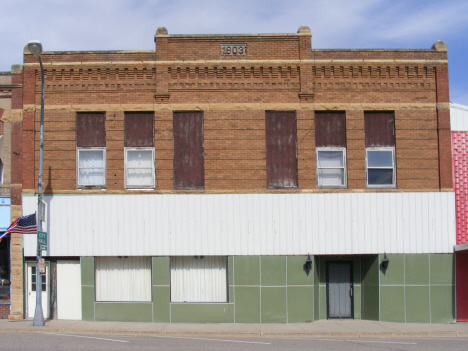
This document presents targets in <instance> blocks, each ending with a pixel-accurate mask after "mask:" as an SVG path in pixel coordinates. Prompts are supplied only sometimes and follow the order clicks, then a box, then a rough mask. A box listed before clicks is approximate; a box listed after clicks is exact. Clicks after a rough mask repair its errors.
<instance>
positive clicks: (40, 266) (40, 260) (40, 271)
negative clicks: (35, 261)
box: [39, 258, 46, 274]
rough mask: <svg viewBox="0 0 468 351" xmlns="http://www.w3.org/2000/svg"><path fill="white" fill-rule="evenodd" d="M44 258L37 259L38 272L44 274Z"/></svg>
mask: <svg viewBox="0 0 468 351" xmlns="http://www.w3.org/2000/svg"><path fill="white" fill-rule="evenodd" d="M45 270H46V268H45V260H44V259H43V258H41V259H39V273H41V274H45Z"/></svg>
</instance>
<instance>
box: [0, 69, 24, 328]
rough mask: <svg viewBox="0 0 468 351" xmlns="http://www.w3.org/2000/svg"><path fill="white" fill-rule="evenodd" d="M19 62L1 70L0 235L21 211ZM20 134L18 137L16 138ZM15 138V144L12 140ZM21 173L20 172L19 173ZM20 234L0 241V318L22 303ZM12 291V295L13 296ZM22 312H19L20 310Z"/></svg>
mask: <svg viewBox="0 0 468 351" xmlns="http://www.w3.org/2000/svg"><path fill="white" fill-rule="evenodd" d="M21 67H22V66H21V65H13V66H12V67H11V71H9V72H0V236H1V234H3V233H4V232H5V231H6V230H7V229H8V227H9V226H10V223H11V222H12V221H13V220H15V219H16V218H18V217H19V216H20V215H21V206H20V204H21V181H22V180H21V176H20V177H18V172H17V171H18V169H20V168H21V164H22V157H21V133H22V132H21V118H22V117H21V116H22V113H21V109H22V95H21V94H22V68H21ZM18 138H19V139H18ZM12 139H15V140H16V144H14V143H12ZM12 170H14V171H13V172H12ZM19 174H21V173H19ZM22 266H23V264H22V240H21V235H17V234H13V235H11V236H10V235H7V236H6V237H4V238H3V239H2V240H1V241H0V318H1V319H6V318H8V316H9V315H11V301H14V303H18V306H19V307H21V310H20V311H19V312H21V311H22V305H23V304H22V303H20V301H19V300H20V299H21V300H22V295H23V294H22V291H23V283H22V281H23V274H22V273H23V271H22ZM12 293H13V296H12ZM21 313H22V312H21Z"/></svg>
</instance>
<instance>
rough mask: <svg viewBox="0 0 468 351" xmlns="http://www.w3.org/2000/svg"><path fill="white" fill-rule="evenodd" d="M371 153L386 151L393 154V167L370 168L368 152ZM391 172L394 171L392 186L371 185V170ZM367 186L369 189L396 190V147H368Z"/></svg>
mask: <svg viewBox="0 0 468 351" xmlns="http://www.w3.org/2000/svg"><path fill="white" fill-rule="evenodd" d="M369 151H385V152H391V153H392V166H391V167H385V166H372V167H370V166H369V164H368V160H369V157H368V152H369ZM373 169H375V170H377V169H383V170H391V171H392V184H369V170H373ZM366 185H367V187H368V188H396V167H395V147H392V146H389V147H368V148H366Z"/></svg>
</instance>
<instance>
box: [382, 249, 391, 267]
mask: <svg viewBox="0 0 468 351" xmlns="http://www.w3.org/2000/svg"><path fill="white" fill-rule="evenodd" d="M388 262H390V260H389V259H388V258H387V253H386V252H384V258H383V259H382V268H385V269H386V268H387V267H388Z"/></svg>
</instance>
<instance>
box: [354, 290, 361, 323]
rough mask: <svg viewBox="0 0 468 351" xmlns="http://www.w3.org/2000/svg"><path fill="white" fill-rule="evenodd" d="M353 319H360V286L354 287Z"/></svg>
mask: <svg viewBox="0 0 468 351" xmlns="http://www.w3.org/2000/svg"><path fill="white" fill-rule="evenodd" d="M353 296H354V319H361V285H354V288H353Z"/></svg>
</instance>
